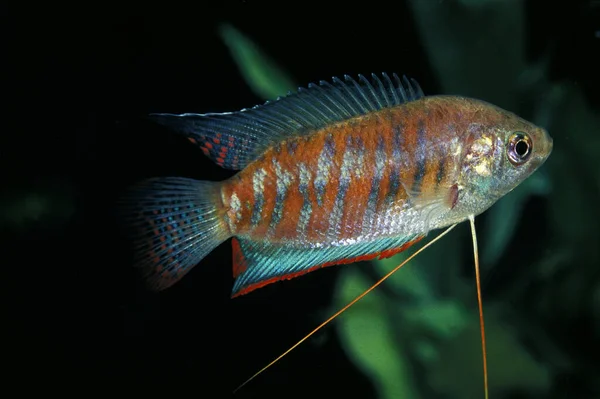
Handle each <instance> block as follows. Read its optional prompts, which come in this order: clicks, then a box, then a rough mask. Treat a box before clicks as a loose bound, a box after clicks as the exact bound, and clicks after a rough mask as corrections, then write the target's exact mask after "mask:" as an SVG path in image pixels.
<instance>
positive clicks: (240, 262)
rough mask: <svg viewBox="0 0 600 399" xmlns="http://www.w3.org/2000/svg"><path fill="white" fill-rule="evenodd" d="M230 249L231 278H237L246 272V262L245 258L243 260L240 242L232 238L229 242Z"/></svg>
mask: <svg viewBox="0 0 600 399" xmlns="http://www.w3.org/2000/svg"><path fill="white" fill-rule="evenodd" d="M231 249H232V256H233V262H232V264H233V278H237V277H238V276H239V275H240V274H242V273H244V272H245V271H246V270H248V263H247V262H246V258H244V254H243V253H242V248H241V247H240V242H239V241H238V240H237V238H235V237H233V239H232V240H231Z"/></svg>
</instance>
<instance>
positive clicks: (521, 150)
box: [460, 104, 553, 215]
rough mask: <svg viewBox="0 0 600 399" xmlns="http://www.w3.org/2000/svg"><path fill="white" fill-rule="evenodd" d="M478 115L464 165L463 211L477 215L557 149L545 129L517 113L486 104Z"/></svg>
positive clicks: (469, 129)
mask: <svg viewBox="0 0 600 399" xmlns="http://www.w3.org/2000/svg"><path fill="white" fill-rule="evenodd" d="M478 115H480V118H477V121H476V122H473V123H470V124H469V125H468V127H467V134H466V136H465V137H466V144H465V146H464V147H463V153H462V155H463V157H462V162H461V184H460V185H461V186H462V189H463V190H462V191H463V195H461V197H462V199H463V203H464V204H463V205H464V209H463V211H464V212H465V213H468V214H473V215H477V214H480V213H481V212H483V211H485V210H486V209H488V208H489V207H490V206H492V205H493V204H494V203H495V202H496V201H497V200H498V199H500V198H501V197H503V196H504V195H506V194H508V193H509V192H510V191H512V190H513V189H515V188H516V187H517V186H518V185H519V184H521V183H522V182H523V181H524V180H525V179H527V178H528V177H529V176H530V175H531V174H532V173H533V172H535V171H536V170H537V169H538V168H539V167H540V166H541V165H542V164H543V163H544V162H545V161H546V159H548V157H549V156H550V153H551V152H552V146H553V143H552V138H551V137H550V135H549V134H548V132H547V131H546V130H545V129H543V128H541V127H539V126H536V125H535V124H533V123H531V122H528V121H526V120H524V119H522V118H520V117H519V116H517V115H515V114H513V113H510V112H508V111H505V110H502V109H500V108H498V107H495V106H493V105H489V104H483V105H482V106H481V108H480V109H479V111H478ZM474 120H475V119H474Z"/></svg>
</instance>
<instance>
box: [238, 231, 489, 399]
mask: <svg viewBox="0 0 600 399" xmlns="http://www.w3.org/2000/svg"><path fill="white" fill-rule="evenodd" d="M454 227H456V224H453V225H452V226H450V227H448V228H447V229H446V230H444V231H443V232H442V233H441V234H440V235H438V236H437V237H435V238H434V239H433V240H431V241H429V242H428V243H427V244H425V245H423V246H422V247H421V248H419V250H418V251H416V252H415V253H414V254H412V255H410V256H409V257H408V258H406V259H405V260H404V261H403V262H402V263H400V264H399V265H398V266H396V267H395V268H394V269H392V270H391V271H390V272H389V273H387V274H386V275H385V276H383V277H382V278H381V279H379V281H377V282H376V283H375V284H373V285H372V286H371V287H370V288H368V289H367V290H366V291H364V292H363V293H362V294H360V295H359V296H357V297H356V298H354V299H353V300H352V302H350V303H349V304H347V305H346V306H344V307H343V308H341V309H340V310H338V311H337V312H336V313H335V314H333V315H332V316H331V317H329V318H328V319H327V320H325V321H324V322H323V323H321V324H320V325H319V326H317V328H315V329H314V330H312V331H311V332H310V333H308V334H307V335H305V336H304V338H302V339H301V340H300V341H298V342H296V343H295V344H294V345H293V346H292V347H290V348H289V349H288V350H286V351H285V352H284V353H282V354H281V355H279V356H278V357H277V358H276V359H275V360H273V361H272V362H271V363H269V364H267V365H266V366H265V367H263V368H262V369H260V370H259V371H258V372H256V374H254V375H253V376H252V377H250V378H248V379H247V380H246V381H244V382H243V383H242V384H241V385H239V386H238V387H237V388H236V389H234V390H233V393H236V392H237V391H239V390H240V389H241V388H242V387H244V386H245V385H246V384H248V383H249V382H250V381H252V380H253V379H255V378H256V377H258V376H259V375H260V374H262V373H263V372H264V371H265V370H267V369H268V368H269V367H271V366H272V365H274V364H275V363H277V362H278V361H279V360H281V359H282V358H283V357H284V356H286V355H287V354H288V353H290V352H291V351H293V350H294V349H296V348H297V347H298V346H299V345H300V344H301V343H303V342H304V341H306V340H307V339H308V338H310V337H311V336H312V335H313V334H315V333H316V332H317V331H319V330H320V329H321V328H323V327H325V326H326V325H327V324H329V323H330V322H331V321H332V320H334V319H335V318H336V317H338V316H339V315H341V314H342V313H344V312H345V311H346V310H348V309H349V308H350V307H351V306H352V305H354V304H355V303H356V302H358V301H360V300H361V299H362V298H363V297H364V296H365V295H367V294H368V293H369V292H371V291H373V290H374V289H375V288H377V287H378V286H379V285H380V284H381V283H383V282H384V281H385V280H387V279H388V278H389V277H390V276H391V275H392V274H394V273H396V272H397V271H398V270H399V269H400V268H401V267H402V266H404V265H405V264H407V263H408V262H410V261H411V260H412V259H413V258H414V257H415V256H417V255H418V254H420V253H421V252H423V251H424V250H425V249H427V248H428V247H430V246H431V245H433V244H434V243H435V242H436V241H438V240H439V239H440V238H442V237H443V236H445V235H446V234H448V233H449V232H450V230H452V229H453V228H454ZM486 399H487V397H486Z"/></svg>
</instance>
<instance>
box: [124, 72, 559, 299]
mask: <svg viewBox="0 0 600 399" xmlns="http://www.w3.org/2000/svg"><path fill="white" fill-rule="evenodd" d="M151 118H152V119H153V120H155V121H156V122H158V123H160V124H163V125H165V126H167V127H169V128H170V129H172V130H174V131H177V132H179V133H181V134H183V135H185V136H187V137H188V138H189V140H190V141H191V142H192V143H194V144H197V145H198V146H199V147H200V148H201V150H202V151H203V152H204V154H205V155H206V156H208V157H209V158H210V159H212V160H213V161H214V162H216V163H217V164H218V165H219V166H221V167H223V168H226V169H231V170H239V173H237V174H236V175H234V176H233V177H231V178H230V179H228V180H226V181H222V182H208V181H197V180H193V179H188V178H156V179H150V180H148V181H146V182H143V183H141V184H140V185H139V186H138V187H137V188H136V189H134V190H133V191H132V192H131V193H130V195H129V196H128V197H127V198H126V203H125V206H126V210H127V216H128V218H129V220H130V223H131V225H132V227H134V230H133V233H134V238H135V242H136V244H137V246H136V254H137V257H138V261H137V265H138V266H139V267H140V268H141V269H142V271H143V273H144V275H145V277H146V279H147V282H148V283H149V286H150V287H152V288H154V289H157V290H160V289H164V288H167V287H169V286H171V285H172V284H174V283H175V282H177V281H178V280H179V279H180V278H182V277H183V276H184V275H185V274H186V273H187V272H189V271H190V269H191V268H192V267H193V266H195V265H196V264H197V263H199V262H200V260H201V259H202V258H203V257H204V256H206V255H207V254H208V253H209V252H210V251H211V250H213V249H214V248H215V247H217V246H218V245H219V244H221V243H222V242H224V241H226V240H227V239H229V238H233V240H232V246H233V275H234V277H235V282H234V286H233V291H232V296H233V297H235V296H239V295H242V294H246V293H249V292H251V291H252V290H255V289H257V288H260V287H263V286H265V285H267V284H270V283H273V282H275V281H278V280H283V279H290V278H293V277H296V276H299V275H302V274H304V273H308V272H310V271H313V270H316V269H319V268H322V267H325V266H330V265H336V264H343V263H352V262H356V261H362V260H368V259H374V258H385V257H389V256H392V255H394V254H397V253H399V252H401V251H403V250H405V249H407V248H408V247H410V246H411V245H413V244H414V243H416V242H418V241H419V240H421V239H422V238H423V237H424V236H425V235H426V234H427V233H428V232H429V231H431V230H434V229H440V228H444V227H447V226H451V225H454V224H456V223H460V222H462V221H465V220H467V219H468V218H470V217H474V216H475V215H478V214H480V213H482V212H483V211H485V210H486V209H488V208H489V207H490V206H492V205H493V204H494V203H495V202H496V201H497V200H498V199H499V198H501V197H502V196H504V195H505V194H507V193H508V192H510V191H511V190H512V189H514V188H515V187H516V186H517V185H519V183H521V182H522V181H523V180H524V179H525V178H527V177H528V176H529V175H531V173H533V172H534V171H535V170H536V169H537V168H538V167H539V166H540V165H541V164H542V163H543V162H544V161H545V160H546V159H547V158H548V156H549V155H550V152H551V150H552V139H551V138H550V136H549V135H548V133H547V132H546V131H545V130H544V129H542V128H540V127H537V126H535V125H533V124H532V123H530V122H527V121H525V120H523V119H521V118H520V117H518V116H517V115H515V114H513V113H510V112H508V111H505V110H502V109H500V108H498V107H496V106H494V105H491V104H488V103H486V102H483V101H480V100H476V99H470V98H465V97H458V96H424V94H423V92H422V90H421V88H420V86H419V84H418V83H417V82H416V81H415V80H412V79H411V80H409V79H407V78H406V77H404V78H403V80H400V79H399V78H398V76H397V75H395V74H394V75H392V77H390V76H388V75H387V74H385V73H384V74H381V75H380V76H377V75H375V74H373V75H371V79H367V78H365V77H364V76H362V75H359V78H358V79H357V80H355V79H353V78H351V77H349V76H345V77H344V79H343V80H342V79H338V78H333V81H332V82H331V83H328V82H325V81H321V82H320V83H319V84H310V85H308V88H307V89H304V88H300V89H299V90H298V92H297V93H295V94H288V95H287V96H285V97H282V98H281V97H280V98H278V99H276V100H275V101H268V102H266V103H265V104H263V105H259V106H256V107H253V108H250V109H243V110H241V111H238V112H230V113H220V114H189V113H187V114H181V115H174V114H152V115H151Z"/></svg>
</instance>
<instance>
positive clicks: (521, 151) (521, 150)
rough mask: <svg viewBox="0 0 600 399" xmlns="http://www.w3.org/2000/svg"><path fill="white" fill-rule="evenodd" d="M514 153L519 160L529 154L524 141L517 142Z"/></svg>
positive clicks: (527, 145) (527, 146)
mask: <svg viewBox="0 0 600 399" xmlns="http://www.w3.org/2000/svg"><path fill="white" fill-rule="evenodd" d="M515 152H516V153H517V155H518V156H519V157H520V158H524V157H525V156H526V155H527V153H528V152H529V144H528V143H527V142H526V141H525V140H519V141H518V142H517V144H516V145H515Z"/></svg>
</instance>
